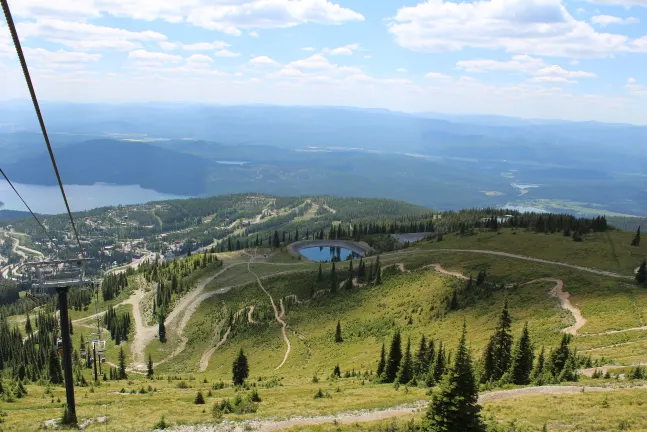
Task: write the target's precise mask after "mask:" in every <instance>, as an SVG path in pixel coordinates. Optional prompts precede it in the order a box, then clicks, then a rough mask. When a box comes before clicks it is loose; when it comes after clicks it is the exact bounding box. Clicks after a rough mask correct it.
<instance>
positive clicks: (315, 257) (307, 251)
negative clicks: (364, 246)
mask: <svg viewBox="0 0 647 432" xmlns="http://www.w3.org/2000/svg"><path fill="white" fill-rule="evenodd" d="M299 253H300V254H301V255H303V256H304V257H306V258H308V259H309V260H311V261H315V262H327V261H346V260H347V259H350V258H359V257H361V256H362V255H360V254H358V253H357V252H353V251H352V250H350V249H346V248H345V247H337V246H314V247H308V248H303V249H300V250H299Z"/></svg>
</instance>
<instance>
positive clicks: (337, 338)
mask: <svg viewBox="0 0 647 432" xmlns="http://www.w3.org/2000/svg"><path fill="white" fill-rule="evenodd" d="M343 341H344V339H343V338H342V337H341V322H340V321H337V328H336V329H335V342H336V343H341V342H343Z"/></svg>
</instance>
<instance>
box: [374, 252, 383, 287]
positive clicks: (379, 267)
mask: <svg viewBox="0 0 647 432" xmlns="http://www.w3.org/2000/svg"><path fill="white" fill-rule="evenodd" d="M381 284H382V265H381V264H380V256H379V255H378V256H377V260H376V261H375V285H381Z"/></svg>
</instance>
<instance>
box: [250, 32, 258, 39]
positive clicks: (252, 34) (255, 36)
mask: <svg viewBox="0 0 647 432" xmlns="http://www.w3.org/2000/svg"><path fill="white" fill-rule="evenodd" d="M248 34H249V36H250V37H253V38H256V39H258V38H259V37H260V36H259V35H258V33H256V32H255V31H252V32H249V33H248Z"/></svg>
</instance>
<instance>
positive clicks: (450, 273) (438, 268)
mask: <svg viewBox="0 0 647 432" xmlns="http://www.w3.org/2000/svg"><path fill="white" fill-rule="evenodd" d="M426 267H432V268H433V269H434V270H435V271H437V272H438V273H442V274H444V275H448V276H454V277H457V278H459V279H464V280H468V279H469V278H468V277H467V276H465V275H464V274H463V273H459V272H453V271H449V270H445V269H444V268H443V266H441V265H440V264H431V265H428V266H425V267H423V268H426Z"/></svg>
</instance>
